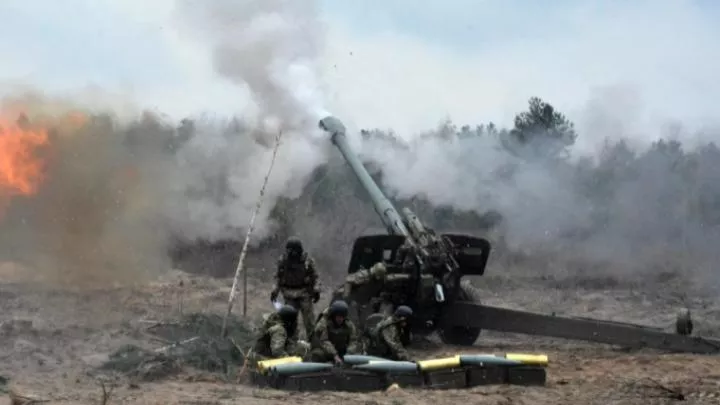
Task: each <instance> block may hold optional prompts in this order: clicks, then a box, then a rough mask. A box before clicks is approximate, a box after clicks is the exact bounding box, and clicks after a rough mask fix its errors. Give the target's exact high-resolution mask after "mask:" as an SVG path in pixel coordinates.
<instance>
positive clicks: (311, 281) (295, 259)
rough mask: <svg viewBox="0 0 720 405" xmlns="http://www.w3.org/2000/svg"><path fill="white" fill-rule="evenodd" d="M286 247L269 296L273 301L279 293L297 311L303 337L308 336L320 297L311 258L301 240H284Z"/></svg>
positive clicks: (279, 261) (315, 271) (316, 276)
mask: <svg viewBox="0 0 720 405" xmlns="http://www.w3.org/2000/svg"><path fill="white" fill-rule="evenodd" d="M286 248H287V251H286V252H285V253H284V254H283V255H282V256H280V258H279V259H278V264H277V272H276V274H275V289H274V290H273V292H272V295H271V299H272V300H273V301H274V300H275V299H276V298H277V295H278V293H280V294H282V296H283V298H284V300H285V303H286V304H289V305H292V306H293V307H295V308H296V309H297V310H298V311H300V312H301V313H302V318H303V324H304V326H305V336H306V337H309V336H310V335H311V334H312V331H313V327H314V321H315V311H314V308H313V304H314V303H315V302H317V301H318V300H319V299H320V292H319V291H318V274H317V270H316V268H315V261H314V260H313V258H312V257H311V256H310V255H309V254H308V253H307V252H304V251H303V248H302V243H301V242H300V240H298V239H297V238H291V239H290V240H288V243H287V246H286ZM293 250H294V252H293ZM293 253H294V254H293Z"/></svg>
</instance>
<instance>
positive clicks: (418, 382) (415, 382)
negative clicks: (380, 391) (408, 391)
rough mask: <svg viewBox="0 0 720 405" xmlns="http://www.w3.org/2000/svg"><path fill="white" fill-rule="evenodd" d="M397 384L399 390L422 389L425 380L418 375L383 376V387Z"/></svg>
mask: <svg viewBox="0 0 720 405" xmlns="http://www.w3.org/2000/svg"><path fill="white" fill-rule="evenodd" d="M392 384H397V385H398V386H400V387H401V388H405V387H422V386H424V385H425V378H424V377H423V375H422V374H420V373H387V374H385V386H390V385H392Z"/></svg>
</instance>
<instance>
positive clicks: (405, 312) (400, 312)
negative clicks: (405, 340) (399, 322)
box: [393, 305, 413, 319]
mask: <svg viewBox="0 0 720 405" xmlns="http://www.w3.org/2000/svg"><path fill="white" fill-rule="evenodd" d="M393 315H395V317H396V318H406V319H407V318H410V317H411V316H412V315H413V310H412V309H411V308H410V307H409V306H407V305H400V306H399V307H397V308H396V309H395V313H394V314H393Z"/></svg>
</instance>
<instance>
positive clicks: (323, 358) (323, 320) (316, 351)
mask: <svg viewBox="0 0 720 405" xmlns="http://www.w3.org/2000/svg"><path fill="white" fill-rule="evenodd" d="M347 316H348V305H347V303H346V302H345V301H342V300H338V301H335V302H333V303H332V304H330V306H329V307H328V308H327V309H326V310H325V311H323V313H322V314H321V315H320V317H319V318H318V321H317V323H316V324H315V330H314V331H313V337H312V351H311V352H310V358H311V359H312V361H316V362H321V363H325V362H331V361H332V362H334V363H335V364H338V365H339V364H342V359H343V357H344V356H345V355H346V354H360V353H361V347H360V346H361V345H360V338H359V335H358V331H357V328H356V327H355V324H353V323H352V321H350V319H348V317H347Z"/></svg>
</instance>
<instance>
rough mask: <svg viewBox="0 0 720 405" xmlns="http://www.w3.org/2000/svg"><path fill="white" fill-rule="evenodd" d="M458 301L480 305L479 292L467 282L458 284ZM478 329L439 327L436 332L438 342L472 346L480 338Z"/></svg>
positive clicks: (463, 281)
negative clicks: (438, 338) (438, 337)
mask: <svg viewBox="0 0 720 405" xmlns="http://www.w3.org/2000/svg"><path fill="white" fill-rule="evenodd" d="M458 300H459V301H469V302H472V303H474V304H480V291H478V290H477V289H476V288H475V287H473V286H472V284H470V282H469V281H467V280H462V281H461V283H460V293H459V297H458ZM481 331H482V329H480V328H469V327H465V326H454V327H441V329H440V330H438V335H439V336H440V340H441V341H442V342H443V343H445V344H448V345H455V346H472V345H474V344H475V341H477V339H478V337H480V332H481Z"/></svg>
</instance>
